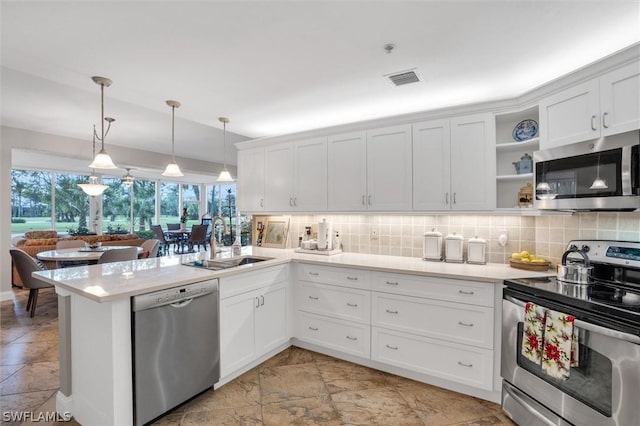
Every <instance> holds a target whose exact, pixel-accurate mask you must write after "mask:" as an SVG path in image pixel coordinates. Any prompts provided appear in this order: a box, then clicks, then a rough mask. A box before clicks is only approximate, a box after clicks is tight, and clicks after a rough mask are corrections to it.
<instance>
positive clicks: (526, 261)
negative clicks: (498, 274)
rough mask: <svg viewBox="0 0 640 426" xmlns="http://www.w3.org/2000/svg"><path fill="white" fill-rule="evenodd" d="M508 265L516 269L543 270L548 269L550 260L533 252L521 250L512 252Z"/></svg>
mask: <svg viewBox="0 0 640 426" xmlns="http://www.w3.org/2000/svg"><path fill="white" fill-rule="evenodd" d="M509 266H511V267H512V268H517V269H526V270H527V271H541V272H544V271H546V270H548V269H549V266H551V262H549V261H548V260H546V259H543V258H541V257H538V256H536V255H535V254H533V253H529V252H528V251H526V250H523V251H521V252H519V253H513V254H512V255H511V258H509Z"/></svg>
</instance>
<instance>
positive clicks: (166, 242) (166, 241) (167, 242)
mask: <svg viewBox="0 0 640 426" xmlns="http://www.w3.org/2000/svg"><path fill="white" fill-rule="evenodd" d="M151 230H152V231H153V236H154V238H155V239H156V240H159V241H160V252H161V253H162V254H169V247H170V246H171V244H173V245H174V247H173V249H174V250H177V249H178V245H179V244H180V238H178V237H169V238H167V236H166V235H165V233H164V231H163V230H162V226H160V225H151Z"/></svg>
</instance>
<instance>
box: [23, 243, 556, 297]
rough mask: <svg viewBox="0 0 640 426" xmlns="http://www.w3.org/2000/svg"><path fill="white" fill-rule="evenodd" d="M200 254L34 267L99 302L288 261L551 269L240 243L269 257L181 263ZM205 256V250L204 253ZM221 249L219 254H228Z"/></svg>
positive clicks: (465, 273) (446, 270)
mask: <svg viewBox="0 0 640 426" xmlns="http://www.w3.org/2000/svg"><path fill="white" fill-rule="evenodd" d="M203 253H204V252H201V254H197V253H196V254H185V255H175V256H162V257H156V258H151V259H142V260H134V261H128V262H117V263H106V264H100V265H91V266H80V267H75V268H61V269H52V270H48V271H42V272H34V276H35V277H37V278H39V279H41V280H43V281H46V282H48V283H51V284H53V285H55V286H56V287H58V288H59V289H64V290H67V291H69V292H72V293H76V294H80V295H82V296H84V297H86V298H88V299H92V300H95V301H97V302H109V301H113V300H116V299H121V298H125V297H127V298H128V297H131V296H136V295H138V294H144V293H149V292H153V291H157V290H164V289H167V288H171V287H176V286H180V285H185V284H191V283H194V282H198V281H204V280H206V279H211V278H222V277H225V276H230V275H235V274H239V273H244V272H248V271H255V270H259V269H262V268H267V267H270V266H274V265H278V264H285V263H288V262H290V261H292V260H293V261H297V262H305V263H316V264H321V265H331V266H343V267H352V268H360V269H368V270H375V271H386V272H396V273H408V274H414V275H425V276H439V277H445V278H455V279H472V280H475V281H486V282H494V283H501V282H502V281H503V280H505V279H508V278H525V277H542V276H550V275H554V274H553V271H548V272H532V271H525V270H521V269H514V268H511V267H510V266H509V265H505V264H498V263H488V264H486V265H470V264H466V263H445V262H427V261H424V260H422V259H420V258H415V257H400V256H383V255H373V254H360V253H340V254H336V255H332V256H323V255H315V254H301V253H295V252H294V251H293V250H282V249H266V248H260V247H243V249H242V255H254V256H263V257H272V258H273V259H272V260H267V261H264V262H258V263H253V264H248V265H242V266H238V267H235V268H230V269H223V270H219V271H211V270H208V269H204V268H202V269H200V268H195V267H191V266H184V265H182V263H186V262H189V261H193V260H197V259H198V257H199V256H202V255H203ZM206 255H207V256H208V254H206ZM230 257H231V254H230V252H223V253H221V255H219V259H224V258H230Z"/></svg>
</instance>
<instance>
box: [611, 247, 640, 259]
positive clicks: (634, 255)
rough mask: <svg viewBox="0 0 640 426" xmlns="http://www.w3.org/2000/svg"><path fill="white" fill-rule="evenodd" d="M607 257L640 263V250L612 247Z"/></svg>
mask: <svg viewBox="0 0 640 426" xmlns="http://www.w3.org/2000/svg"><path fill="white" fill-rule="evenodd" d="M605 256H607V257H614V258H616V259H628V260H635V261H636V262H640V249H638V248H631V247H618V246H610V247H609V248H608V249H607V253H606V254H605Z"/></svg>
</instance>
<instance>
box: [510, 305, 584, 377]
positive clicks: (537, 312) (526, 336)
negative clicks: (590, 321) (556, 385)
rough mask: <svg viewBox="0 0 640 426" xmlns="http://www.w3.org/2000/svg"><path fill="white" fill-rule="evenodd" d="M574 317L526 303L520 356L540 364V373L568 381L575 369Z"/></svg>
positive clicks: (576, 363)
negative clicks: (571, 370) (570, 370)
mask: <svg viewBox="0 0 640 426" xmlns="http://www.w3.org/2000/svg"><path fill="white" fill-rule="evenodd" d="M573 322H574V317H573V316H571V315H567V314H564V313H562V312H557V311H553V310H551V309H547V308H545V307H542V306H538V305H535V304H533V303H531V302H528V303H527V304H526V305H525V319H524V331H523V339H522V355H523V356H524V357H525V358H527V359H529V360H530V361H532V362H534V363H536V364H541V365H542V370H543V371H544V372H545V373H546V374H547V375H549V376H551V377H554V378H556V379H559V380H567V379H568V378H569V369H570V367H577V366H578V328H577V327H574V326H573Z"/></svg>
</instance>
